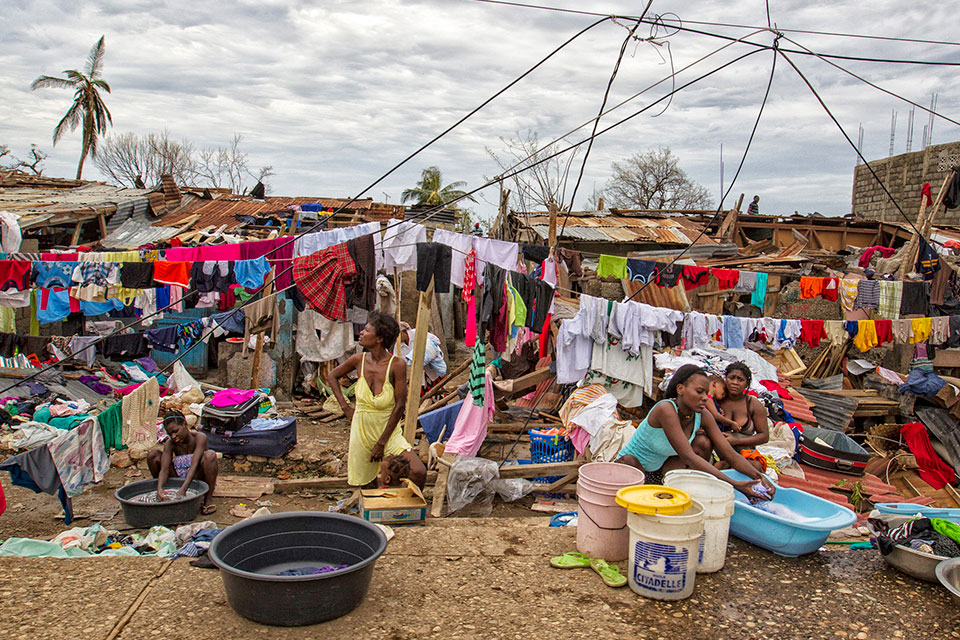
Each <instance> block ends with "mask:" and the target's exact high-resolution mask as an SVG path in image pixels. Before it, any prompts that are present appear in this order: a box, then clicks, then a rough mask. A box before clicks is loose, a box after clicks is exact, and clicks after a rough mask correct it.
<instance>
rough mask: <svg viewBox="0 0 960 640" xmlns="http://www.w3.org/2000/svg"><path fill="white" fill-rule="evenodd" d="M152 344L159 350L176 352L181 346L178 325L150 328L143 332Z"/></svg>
mask: <svg viewBox="0 0 960 640" xmlns="http://www.w3.org/2000/svg"><path fill="white" fill-rule="evenodd" d="M143 335H144V337H145V338H146V339H147V342H149V343H150V346H151V347H152V348H154V349H156V350H157V351H163V352H166V353H176V352H177V349H178V347H179V341H180V338H179V333H178V330H177V327H163V328H162V329H148V330H147V331H144V332H143Z"/></svg>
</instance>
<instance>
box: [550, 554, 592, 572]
mask: <svg viewBox="0 0 960 640" xmlns="http://www.w3.org/2000/svg"><path fill="white" fill-rule="evenodd" d="M550 566H551V567H554V568H556V569H582V568H586V567H589V566H590V558H589V557H588V556H585V555H583V554H582V553H578V552H576V551H568V552H567V553H565V554H563V555H562V556H554V557H552V558H550Z"/></svg>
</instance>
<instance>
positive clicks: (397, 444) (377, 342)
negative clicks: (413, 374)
mask: <svg viewBox="0 0 960 640" xmlns="http://www.w3.org/2000/svg"><path fill="white" fill-rule="evenodd" d="M399 333H400V327H399V325H397V321H396V320H395V319H394V318H393V317H391V316H388V315H383V314H374V315H372V316H371V317H370V321H369V322H368V323H367V325H366V326H365V327H364V328H363V331H361V332H360V339H359V340H358V342H359V344H360V346H362V347H363V349H364V351H363V353H358V354H356V355H353V356H350V358H349V359H347V361H346V362H344V363H343V364H341V365H340V366H338V367H337V368H335V369H334V370H333V371H331V372H330V374H329V375H328V376H327V384H329V385H330V388H331V389H333V394H334V396H336V398H337V402H339V403H340V407H341V408H342V409H343V413H344V415H345V416H347V417H348V418H350V420H351V422H350V445H349V450H348V452H347V482H348V483H349V484H351V485H353V486H364V485H368V484H370V483H372V482H374V481H375V480H376V479H377V477H378V476H380V477H381V478H382V479H383V480H384V482H385V483H387V484H393V483H394V481H398V480H399V479H400V478H399V477H397V476H398V475H400V474H406V476H405V477H408V478H410V479H411V480H413V481H414V482H415V483H417V485H419V486H420V487H421V488H422V487H423V485H424V484H425V483H426V481H427V469H426V467H424V466H423V463H422V462H421V461H420V458H418V457H417V456H415V455H414V454H413V452H412V451H411V449H412V447H411V446H410V443H409V442H407V441H406V440H405V439H404V437H403V433H402V432H401V430H400V416H401V414H402V413H403V408H404V406H403V403H404V401H405V399H406V396H407V366H406V364H405V363H404V361H403V359H402V358H397V357H396V356H394V355H391V352H392V351H393V345H394V343H395V342H396V341H397V336H398V335H399ZM351 371H357V372H358V373H359V377H358V379H357V387H356V390H357V394H356V400H357V405H356V407H352V406H350V405H349V404H347V400H346V398H344V397H343V391H342V390H341V389H340V379H341V378H343V377H344V376H346V375H347V374H349V373H350V372H351ZM393 458H400V459H402V462H405V463H407V464H398V462H400V461H396V460H393ZM398 472H399V473H398Z"/></svg>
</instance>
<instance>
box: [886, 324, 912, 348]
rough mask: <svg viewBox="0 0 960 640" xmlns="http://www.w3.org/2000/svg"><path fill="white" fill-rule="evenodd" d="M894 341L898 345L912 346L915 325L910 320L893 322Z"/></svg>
mask: <svg viewBox="0 0 960 640" xmlns="http://www.w3.org/2000/svg"><path fill="white" fill-rule="evenodd" d="M891 325H892V326H893V341H894V342H896V343H897V344H910V342H911V338H912V337H913V323H912V322H911V321H910V320H891Z"/></svg>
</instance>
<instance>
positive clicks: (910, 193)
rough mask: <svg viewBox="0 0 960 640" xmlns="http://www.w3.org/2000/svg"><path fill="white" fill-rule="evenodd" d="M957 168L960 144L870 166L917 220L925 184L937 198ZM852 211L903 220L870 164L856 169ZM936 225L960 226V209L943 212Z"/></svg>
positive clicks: (870, 218)
mask: <svg viewBox="0 0 960 640" xmlns="http://www.w3.org/2000/svg"><path fill="white" fill-rule="evenodd" d="M954 165H960V142H950V143H947V144H938V145H932V146H929V147H927V148H926V149H924V150H923V151H915V152H913V153H904V154H901V155H898V156H892V157H890V158H884V159H882V160H874V161H873V162H871V163H870V167H872V168H873V170H874V171H875V172H876V173H877V175H878V176H879V177H880V179H881V180H883V183H884V184H885V185H886V186H887V189H888V190H889V191H890V193H891V194H892V195H893V197H894V198H896V200H897V203H898V204H899V205H900V207H901V208H902V209H903V211H904V213H906V214H907V215H908V216H909V217H910V219H911V220H914V221H915V220H916V219H917V213H918V212H919V210H920V190H921V189H922V188H923V183H924V182H929V183H930V185H931V187H932V189H933V197H934V198H936V197H937V191H938V190H939V189H940V185H941V184H942V183H943V179H944V178H945V177H946V175H947V173H948V172H949V171H950V167H952V166H954ZM852 211H853V213H854V214H856V215H858V216H862V217H864V218H867V219H868V220H882V221H902V220H903V218H902V217H901V216H900V214H899V213H898V212H897V209H896V207H894V205H893V203H891V202H890V199H889V198H888V197H887V195H886V194H885V193H884V192H883V189H882V188H881V186H880V185H879V184H878V183H877V181H876V180H875V179H874V177H873V176H872V175H871V174H870V170H869V169H868V168H867V166H866V165H860V166H858V167H857V168H856V169H855V170H854V175H853V198H852ZM936 223H940V224H960V208H958V209H952V210H950V211H947V212H946V213H941V214H940V216H939V217H938V218H937V219H936V220H935V221H934V224H936Z"/></svg>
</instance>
